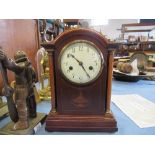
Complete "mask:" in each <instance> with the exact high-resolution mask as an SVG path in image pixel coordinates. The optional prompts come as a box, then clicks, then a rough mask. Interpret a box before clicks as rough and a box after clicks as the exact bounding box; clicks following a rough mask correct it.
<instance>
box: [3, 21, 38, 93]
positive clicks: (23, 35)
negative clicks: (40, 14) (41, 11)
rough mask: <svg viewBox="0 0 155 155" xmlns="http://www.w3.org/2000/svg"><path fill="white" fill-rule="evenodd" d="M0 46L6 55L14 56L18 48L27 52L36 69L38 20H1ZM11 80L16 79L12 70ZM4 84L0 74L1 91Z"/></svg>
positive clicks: (10, 73) (9, 75)
mask: <svg viewBox="0 0 155 155" xmlns="http://www.w3.org/2000/svg"><path fill="white" fill-rule="evenodd" d="M0 46H1V47H2V48H3V49H4V51H5V52H6V55H7V56H8V57H10V58H13V56H14V54H15V52H16V51H17V50H23V51H25V52H26V53H27V55H28V57H29V58H30V60H31V62H32V64H33V66H34V67H35V69H36V67H37V66H36V59H35V57H36V53H37V50H38V49H39V46H40V45H39V33H38V21H37V20H32V19H30V20H28V19H17V20H15V19H13V20H12V19H11V20H6V19H4V20H0ZM8 77H9V81H12V80H14V75H13V73H12V72H10V71H8ZM2 86H3V83H2V77H1V74H0V93H1V88H2Z"/></svg>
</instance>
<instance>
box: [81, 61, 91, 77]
mask: <svg viewBox="0 0 155 155" xmlns="http://www.w3.org/2000/svg"><path fill="white" fill-rule="evenodd" d="M81 67H82V69H83V70H84V71H85V73H86V75H87V76H88V77H89V78H90V75H89V74H88V73H87V71H86V69H85V68H84V66H83V63H82V65H81Z"/></svg>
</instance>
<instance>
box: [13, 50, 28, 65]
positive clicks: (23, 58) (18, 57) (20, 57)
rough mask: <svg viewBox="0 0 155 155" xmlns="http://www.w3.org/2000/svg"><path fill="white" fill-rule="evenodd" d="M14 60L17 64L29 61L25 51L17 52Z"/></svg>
mask: <svg viewBox="0 0 155 155" xmlns="http://www.w3.org/2000/svg"><path fill="white" fill-rule="evenodd" d="M14 59H15V62H16V63H20V62H24V61H27V56H26V53H25V52H24V51H17V52H16V54H15V55H14Z"/></svg>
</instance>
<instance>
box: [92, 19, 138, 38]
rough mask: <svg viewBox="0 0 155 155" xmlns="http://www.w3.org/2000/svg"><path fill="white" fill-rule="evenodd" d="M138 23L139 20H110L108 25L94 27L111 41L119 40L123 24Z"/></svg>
mask: <svg viewBox="0 0 155 155" xmlns="http://www.w3.org/2000/svg"><path fill="white" fill-rule="evenodd" d="M128 23H138V19H109V22H108V25H103V26H95V27H93V28H94V29H95V30H97V31H99V32H100V31H101V32H102V33H103V34H104V35H106V37H107V38H109V39H115V38H118V37H119V35H120V34H121V31H120V30H117V29H120V28H121V26H122V24H128Z"/></svg>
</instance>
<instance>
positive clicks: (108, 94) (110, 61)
mask: <svg viewBox="0 0 155 155" xmlns="http://www.w3.org/2000/svg"><path fill="white" fill-rule="evenodd" d="M108 59H109V60H108V62H109V64H108V78H107V81H108V82H107V105H106V113H110V104H111V87H112V74H113V52H112V51H111V50H110V51H109V58H108Z"/></svg>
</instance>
